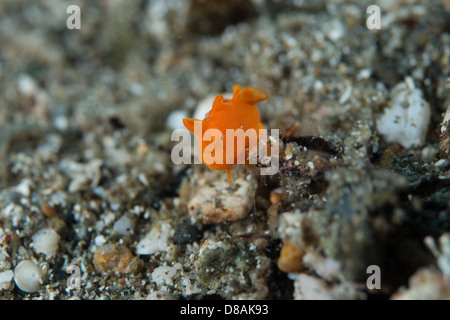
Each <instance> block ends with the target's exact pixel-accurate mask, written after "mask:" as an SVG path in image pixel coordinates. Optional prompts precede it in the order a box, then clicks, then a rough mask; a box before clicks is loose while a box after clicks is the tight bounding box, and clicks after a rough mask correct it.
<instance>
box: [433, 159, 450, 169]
mask: <svg viewBox="0 0 450 320" xmlns="http://www.w3.org/2000/svg"><path fill="white" fill-rule="evenodd" d="M447 163H448V162H447V159H441V160H438V161H436V162H435V163H434V165H435V167H437V168H443V167H445V166H446V165H447Z"/></svg>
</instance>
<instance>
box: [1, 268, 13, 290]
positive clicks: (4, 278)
mask: <svg viewBox="0 0 450 320" xmlns="http://www.w3.org/2000/svg"><path fill="white" fill-rule="evenodd" d="M13 277H14V273H13V272H12V270H6V271H3V272H0V290H8V289H9V288H10V286H11V281H12V279H13Z"/></svg>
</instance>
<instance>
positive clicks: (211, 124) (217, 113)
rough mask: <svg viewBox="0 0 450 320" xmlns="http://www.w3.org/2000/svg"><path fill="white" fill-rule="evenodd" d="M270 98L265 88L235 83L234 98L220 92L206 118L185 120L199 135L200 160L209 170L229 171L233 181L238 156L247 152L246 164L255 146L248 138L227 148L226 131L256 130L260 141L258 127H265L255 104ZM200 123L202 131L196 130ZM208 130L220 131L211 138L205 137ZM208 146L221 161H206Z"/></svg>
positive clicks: (229, 177) (188, 127) (212, 154)
mask: <svg viewBox="0 0 450 320" xmlns="http://www.w3.org/2000/svg"><path fill="white" fill-rule="evenodd" d="M268 97H269V95H268V94H267V93H266V92H265V91H264V90H261V89H258V88H251V87H245V88H241V87H240V86H239V85H237V84H236V85H234V86H233V98H231V99H224V97H223V96H222V95H218V96H217V97H216V99H215V100H214V103H213V106H212V109H211V110H210V111H209V112H208V113H207V114H206V115H205V119H203V120H197V119H183V123H184V125H185V126H186V128H187V129H188V130H189V131H191V132H192V133H194V134H196V135H197V141H198V145H199V151H200V152H199V153H200V155H199V156H200V159H201V161H202V162H203V163H205V164H206V166H208V167H209V168H210V169H213V170H227V177H228V182H229V183H231V173H230V169H231V167H232V166H234V165H235V164H238V163H237V159H238V158H239V156H242V155H244V159H245V164H248V163H249V152H250V150H249V149H252V145H250V138H249V139H245V144H242V143H240V144H239V143H237V141H236V139H234V143H232V145H231V146H234V150H233V151H231V150H230V149H227V143H226V141H227V138H226V137H227V135H226V130H227V129H233V130H237V129H242V130H243V131H244V132H247V130H248V129H253V130H255V132H256V133H258V135H257V136H256V137H257V141H256V143H259V138H260V135H259V134H260V132H259V129H264V127H263V125H262V123H261V117H260V115H259V110H258V107H257V106H256V105H255V103H257V102H260V101H263V100H266V99H267V98H268ZM196 123H197V124H196ZM200 124H201V131H198V132H196V130H195V128H196V126H199V125H200ZM208 129H216V133H217V134H216V135H213V136H211V137H209V136H205V132H206V131H207V130H208ZM200 132H201V136H200ZM219 139H220V141H219ZM257 145H258V144H256V145H255V146H257ZM207 148H208V149H207ZM205 149H206V150H207V151H210V154H211V156H212V157H214V158H215V159H219V160H221V161H216V162H213V163H207V162H208V161H205V159H204V158H203V157H204V155H205V154H207V153H205ZM227 156H228V159H232V160H233V161H231V163H230V161H227ZM220 162H221V163H220Z"/></svg>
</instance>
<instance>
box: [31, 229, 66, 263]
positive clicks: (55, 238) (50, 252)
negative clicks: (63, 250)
mask: <svg viewBox="0 0 450 320" xmlns="http://www.w3.org/2000/svg"><path fill="white" fill-rule="evenodd" d="M59 239H60V237H59V235H58V233H57V232H56V231H55V230H53V229H50V228H49V229H42V230H40V231H39V232H37V233H36V234H34V235H33V242H32V243H31V246H32V247H33V248H34V250H35V251H36V252H37V253H43V254H45V255H46V256H47V258H52V257H54V256H55V255H56V252H57V251H58V244H59Z"/></svg>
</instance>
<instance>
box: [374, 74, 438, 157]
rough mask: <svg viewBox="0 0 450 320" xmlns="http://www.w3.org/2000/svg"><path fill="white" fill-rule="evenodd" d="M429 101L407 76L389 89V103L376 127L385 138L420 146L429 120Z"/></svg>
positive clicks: (408, 145)
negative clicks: (403, 80) (390, 90)
mask: <svg viewBox="0 0 450 320" xmlns="http://www.w3.org/2000/svg"><path fill="white" fill-rule="evenodd" d="M430 116H431V110H430V105H429V104H428V103H427V102H426V101H425V100H424V99H423V94H422V91H421V90H420V89H417V88H415V87H414V83H413V81H412V79H411V78H409V77H407V78H406V79H405V82H402V83H400V84H398V85H397V86H395V87H394V88H393V89H392V92H391V100H390V107H388V108H385V109H384V114H383V115H382V116H381V118H380V119H379V120H378V122H377V129H378V131H379V133H380V134H381V135H383V136H384V138H385V139H386V141H387V142H390V143H391V142H398V143H400V144H401V145H402V146H403V147H405V148H415V147H420V146H422V145H423V144H424V142H425V136H426V133H427V129H428V124H429V123H430Z"/></svg>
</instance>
